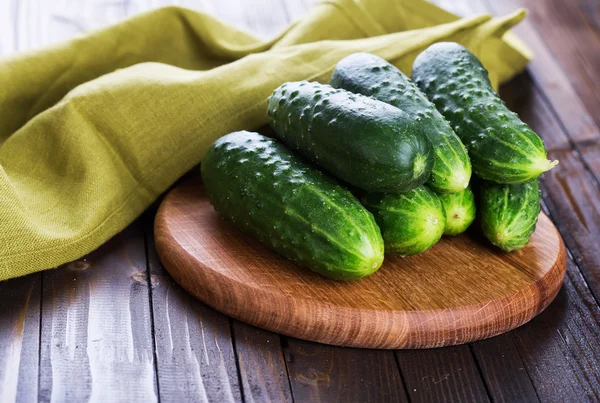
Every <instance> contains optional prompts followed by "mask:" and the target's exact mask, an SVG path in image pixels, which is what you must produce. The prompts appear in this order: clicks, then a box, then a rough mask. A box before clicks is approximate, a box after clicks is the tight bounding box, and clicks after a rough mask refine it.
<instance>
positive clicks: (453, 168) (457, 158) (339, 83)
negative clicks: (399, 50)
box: [330, 53, 471, 193]
mask: <svg viewBox="0 0 600 403" xmlns="http://www.w3.org/2000/svg"><path fill="white" fill-rule="evenodd" d="M330 83H331V85H332V86H333V87H335V88H343V89H345V90H348V91H351V92H355V93H358V94H363V95H367V96H370V97H372V98H375V99H377V100H379V101H382V102H385V103H388V104H390V105H393V106H395V107H397V108H399V109H401V110H402V111H404V112H406V113H407V114H408V115H409V116H410V117H411V118H412V119H413V120H414V123H415V124H416V125H420V127H421V129H422V130H423V133H424V134H425V135H426V136H427V138H428V139H429V141H430V142H431V144H433V146H434V154H435V161H434V163H433V170H432V171H431V176H430V177H429V180H428V181H427V186H428V187H430V188H431V189H433V190H434V191H435V192H438V193H454V192H459V191H461V190H463V189H464V188H466V187H467V185H468V184H469V179H470V178H471V161H470V160H469V156H468V154H467V150H466V148H465V146H464V145H463V144H462V142H461V141H460V139H459V138H458V136H457V135H456V134H455V133H454V131H453V130H452V128H451V127H450V124H449V123H448V122H447V121H446V119H444V117H443V116H442V115H441V114H440V113H439V112H438V110H437V109H436V108H435V106H434V105H433V104H432V103H431V102H430V101H429V100H428V99H427V97H426V96H425V95H424V94H423V93H422V92H421V91H420V90H419V89H418V88H417V86H416V85H415V84H414V83H413V82H412V81H411V80H410V79H409V78H408V77H407V76H406V75H404V73H402V72H401V71H400V70H398V69H397V68H396V67H394V66H393V65H392V64H390V63H388V62H387V61H386V60H384V59H382V58H381V57H379V56H376V55H373V54H370V53H354V54H352V55H350V56H347V57H345V58H343V59H342V60H340V61H339V62H338V63H337V65H336V66H335V69H334V70H333V75H332V76H331V81H330Z"/></svg>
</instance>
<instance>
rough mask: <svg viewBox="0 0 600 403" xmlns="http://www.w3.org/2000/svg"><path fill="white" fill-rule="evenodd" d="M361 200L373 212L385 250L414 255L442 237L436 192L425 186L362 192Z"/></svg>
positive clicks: (441, 214)
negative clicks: (384, 191) (400, 190)
mask: <svg viewBox="0 0 600 403" xmlns="http://www.w3.org/2000/svg"><path fill="white" fill-rule="evenodd" d="M360 201H361V202H362V204H363V205H364V206H365V207H366V208H367V209H368V210H369V211H371V212H372V213H373V215H374V216H375V220H376V221H377V224H378V225H379V228H381V234H382V235H383V242H384V244H385V252H386V253H393V254H398V255H402V256H410V255H416V254H417V253H422V252H425V251H426V250H428V249H430V248H431V247H432V246H433V245H435V244H436V243H437V241H439V240H440V238H441V237H442V233H443V232H444V225H445V223H446V215H445V213H444V208H443V207H442V203H441V202H440V200H439V199H438V197H437V196H436V194H435V193H434V192H432V191H431V190H429V189H427V188H426V187H425V186H419V187H417V188H415V189H412V190H409V191H408V192H404V193H400V194H393V193H365V194H363V195H362V196H360Z"/></svg>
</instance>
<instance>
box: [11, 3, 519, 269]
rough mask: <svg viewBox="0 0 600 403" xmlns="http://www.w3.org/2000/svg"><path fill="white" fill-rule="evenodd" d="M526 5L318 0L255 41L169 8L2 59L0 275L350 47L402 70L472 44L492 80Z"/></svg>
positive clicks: (69, 243)
mask: <svg viewBox="0 0 600 403" xmlns="http://www.w3.org/2000/svg"><path fill="white" fill-rule="evenodd" d="M524 16H525V12H524V10H520V11H517V12H515V13H514V14H511V15H509V16H507V17H503V18H491V17H490V16H487V15H481V16H476V17H472V18H463V19H459V18H458V17H456V16H454V15H452V14H450V13H447V12H445V11H444V10H442V9H440V8H438V7H436V6H434V5H432V4H429V3H427V2H425V1H423V0H362V1H360V2H359V1H353V0H328V1H323V2H321V3H319V4H317V5H316V6H315V7H314V8H313V9H312V10H311V11H310V12H309V13H308V14H307V15H305V16H304V17H303V18H301V19H300V20H298V21H296V22H295V23H293V24H292V25H290V27H288V28H287V29H286V30H285V31H284V32H283V33H282V34H280V35H279V36H278V37H277V38H274V39H272V40H269V41H261V40H258V39H256V38H255V37H254V36H252V35H251V34H248V33H246V32H243V31H241V30H239V29H236V28H234V27H231V26H229V25H227V24H225V23H223V22H221V21H219V20H217V19H215V18H213V17H211V16H208V15H206V14H203V13H198V12H193V11H190V10H186V9H181V8H175V7H168V8H163V9H159V10H156V11H152V12H149V13H146V14H142V15H139V16H136V17H134V18H131V19H129V20H127V21H124V22H122V23H120V24H118V25H115V26H112V27H109V28H106V29H102V30H99V31H95V32H92V33H89V34H86V35H84V36H80V37H78V38H76V39H73V40H71V41H68V42H66V43H62V44H59V45H57V46H53V47H50V48H46V49H43V50H37V51H33V52H28V53H24V54H18V55H16V56H12V57H9V58H5V59H3V60H0V89H1V92H0V280H5V279H8V278H12V277H17V276H22V275H25V274H28V273H32V272H35V271H39V270H43V269H47V268H52V267H56V266H58V265H60V264H63V263H66V262H69V261H71V260H74V259H77V258H79V257H81V256H83V255H85V254H86V253H88V252H90V251H92V250H93V249H95V248H97V247H98V246H100V245H101V244H102V243H104V242H105V241H107V240H108V239H109V238H111V237H112V236H114V235H115V234H117V233H118V232H119V231H121V230H122V229H123V228H125V227H126V226H127V225H128V224H130V223H131V222H132V221H133V220H134V219H135V218H136V217H138V216H139V215H140V214H141V213H142V212H143V211H144V210H145V209H146V208H147V207H148V206H149V205H150V204H151V203H152V202H153V201H154V200H156V199H157V198H158V196H159V195H160V194H161V193H162V192H164V191H165V190H166V189H168V187H169V186H170V185H171V184H173V183H174V182H175V181H176V180H177V179H178V178H179V177H181V176H182V175H183V174H184V173H185V172H187V171H188V170H190V169H191V168H193V167H194V166H195V165H197V164H198V163H199V162H200V161H201V160H202V156H203V155H204V153H205V151H206V149H207V148H208V146H209V145H210V144H211V143H212V142H213V141H214V140H215V139H217V138H218V137H219V136H222V135H225V134H227V133H229V132H231V131H235V130H241V129H247V130H252V129H256V128H258V127H260V126H262V125H264V124H265V123H267V121H268V119H267V114H266V99H267V97H268V96H269V95H270V93H271V92H272V91H273V89H274V88H276V87H277V86H278V85H280V84H281V83H283V82H285V81H297V80H317V81H322V82H326V81H327V80H328V79H329V76H330V74H331V71H332V69H333V67H334V66H335V64H336V62H337V61H338V60H340V59H341V58H343V57H344V56H346V55H348V54H351V53H354V52H359V51H362V52H371V53H374V54H377V55H379V56H381V57H383V58H385V59H387V60H389V61H391V62H392V63H394V64H395V65H396V66H398V67H399V68H400V69H402V70H403V71H404V72H406V73H408V74H409V73H410V66H411V64H412V61H413V60H414V58H415V57H416V55H417V54H418V53H419V52H420V51H422V50H423V49H424V48H426V47H427V46H429V45H430V44H432V43H434V42H439V41H456V42H459V43H462V44H463V45H465V46H466V47H467V48H469V49H470V50H471V51H472V52H474V53H475V54H476V55H478V56H479V57H480V58H481V59H482V61H483V63H484V65H485V66H486V67H487V68H488V69H489V70H490V75H491V78H492V81H493V82H494V84H497V83H499V82H503V81H505V80H508V79H509V78H511V77H512V76H513V75H514V74H516V73H517V72H519V71H520V70H522V69H523V68H524V66H525V64H526V63H527V61H528V60H529V58H530V53H529V51H528V50H527V49H526V48H524V46H523V45H522V44H521V43H520V42H519V41H518V40H516V38H514V37H512V36H510V35H509V34H506V35H505V33H506V32H507V30H509V29H510V28H511V27H512V26H514V25H515V24H517V23H518V22H520V21H521V20H522V18H523V17H524Z"/></svg>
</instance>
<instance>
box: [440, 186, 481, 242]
mask: <svg viewBox="0 0 600 403" xmlns="http://www.w3.org/2000/svg"><path fill="white" fill-rule="evenodd" d="M438 197H439V198H440V201H441V202H442V205H443V206H444V211H445V212H446V226H445V227H444V235H458V234H461V233H463V232H465V231H466V230H467V228H469V226H470V225H471V223H473V220H475V197H474V196H473V192H472V191H471V188H470V187H467V188H466V189H464V190H462V191H460V192H456V193H445V194H438Z"/></svg>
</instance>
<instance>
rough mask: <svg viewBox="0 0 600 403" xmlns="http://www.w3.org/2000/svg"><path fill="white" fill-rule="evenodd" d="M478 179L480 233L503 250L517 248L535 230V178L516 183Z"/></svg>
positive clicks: (537, 197)
mask: <svg viewBox="0 0 600 403" xmlns="http://www.w3.org/2000/svg"><path fill="white" fill-rule="evenodd" d="M481 182H482V183H481V184H480V185H479V205H478V207H479V212H480V219H481V228H482V229H483V233H484V234H485V236H486V237H487V238H488V239H489V240H490V242H492V243H493V244H494V245H496V246H498V247H499V248H500V249H502V250H504V251H507V252H511V251H514V250H517V249H521V248H522V247H523V246H525V245H527V243H528V242H529V238H530V237H531V234H533V231H535V226H536V224H537V220H538V215H539V214H540V190H539V184H538V181H537V180H534V181H531V182H528V183H521V184H517V185H501V184H498V183H493V182H486V181H481Z"/></svg>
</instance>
